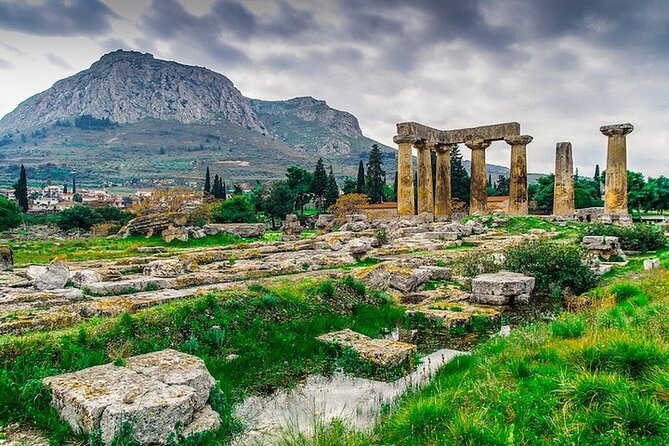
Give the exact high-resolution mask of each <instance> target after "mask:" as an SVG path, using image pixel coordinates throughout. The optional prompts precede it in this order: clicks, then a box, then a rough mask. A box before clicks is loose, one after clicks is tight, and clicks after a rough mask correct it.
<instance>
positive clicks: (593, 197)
mask: <svg viewBox="0 0 669 446" xmlns="http://www.w3.org/2000/svg"><path fill="white" fill-rule="evenodd" d="M603 205H604V202H603V201H602V196H601V195H600V194H599V191H598V190H597V183H596V182H595V181H594V180H591V179H590V178H584V177H579V176H577V177H575V178H574V206H575V207H576V209H583V208H591V207H599V206H603Z"/></svg>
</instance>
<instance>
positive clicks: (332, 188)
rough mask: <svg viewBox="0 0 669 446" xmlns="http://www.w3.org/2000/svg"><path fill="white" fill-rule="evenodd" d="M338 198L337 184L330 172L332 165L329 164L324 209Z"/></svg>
mask: <svg viewBox="0 0 669 446" xmlns="http://www.w3.org/2000/svg"><path fill="white" fill-rule="evenodd" d="M338 198H339V186H338V185H337V179H336V178H335V176H334V173H333V172H332V166H330V174H329V175H328V184H327V187H326V188H325V209H327V208H329V207H330V206H332V205H333V204H335V203H336V201H337V199H338Z"/></svg>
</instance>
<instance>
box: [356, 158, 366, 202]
mask: <svg viewBox="0 0 669 446" xmlns="http://www.w3.org/2000/svg"><path fill="white" fill-rule="evenodd" d="M354 192H355V193H357V194H364V193H365V165H364V164H363V162H362V160H360V163H358V182H357V183H356V187H355V191H354Z"/></svg>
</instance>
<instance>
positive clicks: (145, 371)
mask: <svg viewBox="0 0 669 446" xmlns="http://www.w3.org/2000/svg"><path fill="white" fill-rule="evenodd" d="M126 367H127V368H129V369H130V370H133V371H135V372H137V373H140V374H142V375H144V376H149V377H151V378H153V379H157V380H158V381H160V382H163V383H165V384H167V385H170V386H173V385H184V386H188V387H191V388H193V389H194V390H195V392H196V394H197V404H196V409H197V410H199V409H202V408H203V407H204V405H205V404H206V402H207V400H208V399H209V392H210V391H211V388H212V386H213V385H214V384H215V381H214V378H213V377H212V376H211V375H210V374H209V371H208V370H207V367H206V366H205V364H204V361H202V360H201V359H200V358H198V357H196V356H191V355H187V354H185V353H181V352H178V351H176V350H172V349H167V350H162V351H159V352H155V353H148V354H146V355H140V356H134V357H132V358H128V360H127V361H126Z"/></svg>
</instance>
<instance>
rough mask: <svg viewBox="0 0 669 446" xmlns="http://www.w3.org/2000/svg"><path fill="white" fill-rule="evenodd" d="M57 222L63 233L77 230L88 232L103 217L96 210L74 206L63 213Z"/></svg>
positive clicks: (57, 217)
mask: <svg viewBox="0 0 669 446" xmlns="http://www.w3.org/2000/svg"><path fill="white" fill-rule="evenodd" d="M55 221H56V224H57V225H58V227H59V228H60V229H62V230H63V231H68V230H70V229H77V228H78V229H84V230H86V231H88V230H89V229H91V226H93V225H94V224H96V223H100V222H101V221H102V215H100V213H99V212H98V211H96V210H95V209H91V208H89V207H86V206H73V207H71V208H69V209H65V210H63V211H61V212H60V213H59V214H58V215H57V216H56V218H55Z"/></svg>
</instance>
